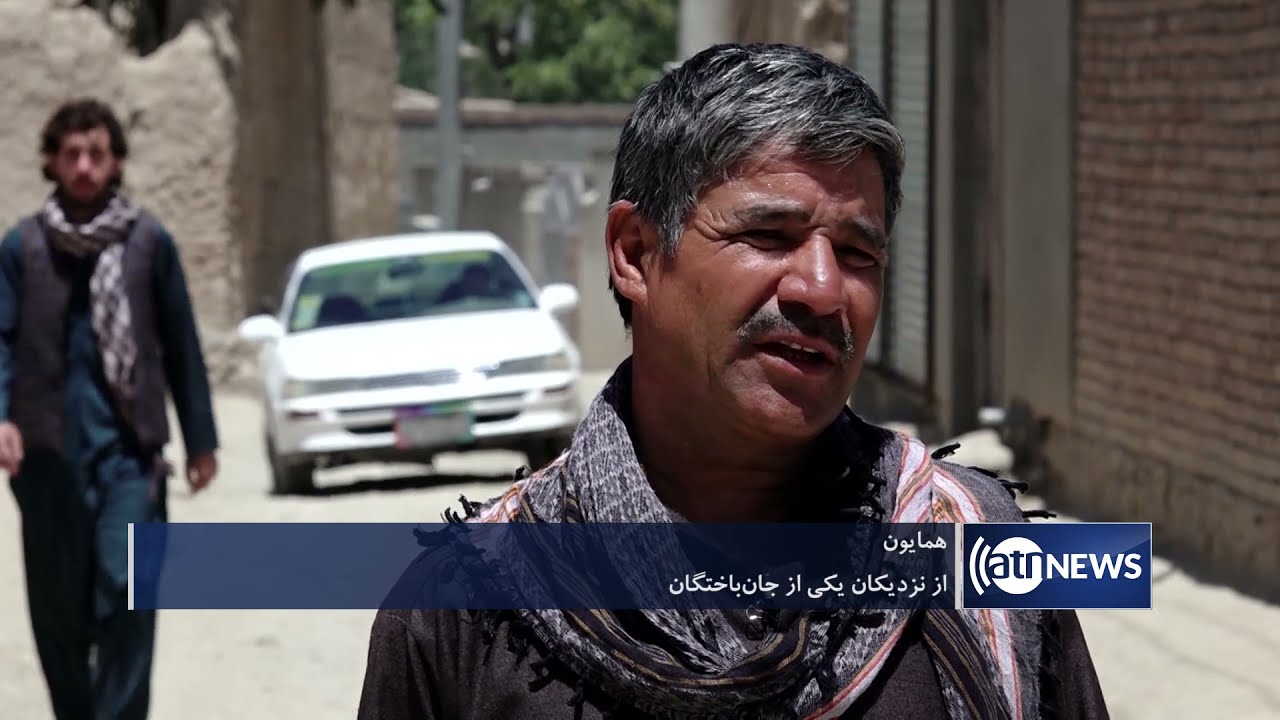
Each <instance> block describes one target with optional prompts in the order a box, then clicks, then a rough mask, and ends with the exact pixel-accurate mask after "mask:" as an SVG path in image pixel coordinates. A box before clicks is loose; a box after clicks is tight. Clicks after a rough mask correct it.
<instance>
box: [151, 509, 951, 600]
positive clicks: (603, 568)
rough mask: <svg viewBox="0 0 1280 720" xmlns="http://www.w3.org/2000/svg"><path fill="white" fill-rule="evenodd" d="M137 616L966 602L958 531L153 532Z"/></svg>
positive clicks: (291, 526) (869, 527) (361, 526)
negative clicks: (959, 583) (145, 612)
mask: <svg viewBox="0 0 1280 720" xmlns="http://www.w3.org/2000/svg"><path fill="white" fill-rule="evenodd" d="M131 538H132V539H131V556H130V564H131V573H130V588H129V589H130V598H131V600H130V602H131V607H133V608H136V609H376V608H420V609H508V608H531V609H534V608H537V609H551V608H561V609H584V608H586V609H616V610H626V609H710V608H719V609H747V608H761V609H764V608H791V609H843V608H854V609H859V608H861V609H883V610H888V609H929V608H955V607H958V602H959V593H958V590H957V587H956V577H957V567H956V561H955V559H956V557H957V554H958V553H957V548H956V546H955V545H956V541H957V538H958V533H957V532H956V526H955V525H949V524H922V525H915V524H912V525H907V524H873V523H827V524H699V523H670V524H606V523H588V524H571V523H536V524H526V523H508V524H472V523H438V524H431V525H418V524H393V523H332V524H309V523H261V524H260V523H145V524H135V525H132V526H131Z"/></svg>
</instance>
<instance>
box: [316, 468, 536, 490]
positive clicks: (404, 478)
mask: <svg viewBox="0 0 1280 720" xmlns="http://www.w3.org/2000/svg"><path fill="white" fill-rule="evenodd" d="M514 474H515V469H514V468H513V469H512V471H511V472H509V473H431V472H428V473H416V474H409V475H397V476H393V477H381V478H365V479H361V480H353V481H338V482H332V483H327V484H325V485H320V486H318V487H316V488H315V489H314V490H312V491H311V492H310V493H307V495H308V496H309V497H335V496H341V495H356V494H360V493H370V492H405V491H412V490H427V489H430V488H438V487H443V486H446V485H471V484H476V483H493V484H495V485H497V484H504V483H510V482H511V480H512V477H513V475H514Z"/></svg>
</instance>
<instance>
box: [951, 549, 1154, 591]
mask: <svg viewBox="0 0 1280 720" xmlns="http://www.w3.org/2000/svg"><path fill="white" fill-rule="evenodd" d="M1122 577H1123V578H1124V579H1126V580H1136V579H1137V578H1140V577H1142V556H1141V555H1139V554H1137V553H1056V554H1052V553H1046V552H1044V551H1043V550H1041V549H1040V546H1039V545H1037V544H1036V543H1034V542H1032V541H1031V540H1029V539H1027V538H1024V537H1011V538H1006V539H1004V540H1001V541H1000V543H999V544H997V545H996V546H995V547H992V546H991V545H990V544H988V543H987V542H986V539H985V538H982V537H979V538H978V540H977V541H976V542H974V544H973V549H972V550H970V551H969V580H970V582H972V583H973V588H974V590H975V591H976V592H977V593H978V594H979V595H982V594H983V593H985V592H986V590H987V589H988V588H990V587H991V586H992V585H995V586H996V587H997V588H999V589H1000V590H1002V591H1004V592H1006V593H1008V594H1010V595H1025V594H1027V593H1029V592H1031V591H1032V590H1035V589H1036V588H1037V587H1039V586H1040V583H1041V582H1043V581H1045V580H1052V579H1055V578H1057V579H1066V580H1103V579H1111V580H1117V579H1119V578H1122Z"/></svg>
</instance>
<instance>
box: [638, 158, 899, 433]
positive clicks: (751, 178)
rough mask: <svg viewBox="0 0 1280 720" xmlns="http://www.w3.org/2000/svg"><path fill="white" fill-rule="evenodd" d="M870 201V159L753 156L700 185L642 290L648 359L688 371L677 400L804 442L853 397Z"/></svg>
mask: <svg viewBox="0 0 1280 720" xmlns="http://www.w3.org/2000/svg"><path fill="white" fill-rule="evenodd" d="M884 202H885V199H884V180H883V178H882V176H881V174H880V166H879V163H878V162H877V160H876V158H875V157H874V155H873V154H872V153H870V152H866V153H863V154H862V155H861V156H860V157H859V159H858V160H857V161H856V162H853V163H850V164H846V165H844V166H843V167H841V166H836V165H826V164H821V163H814V162H811V161H806V160H804V159H800V158H796V157H794V156H790V155H776V154H775V155H766V156H761V157H759V158H758V159H757V160H755V161H754V162H749V163H747V164H746V165H745V166H744V167H743V168H742V171H741V172H739V173H738V174H737V175H736V176H735V177H733V178H732V179H730V180H728V181H726V182H723V183H720V184H717V185H713V186H711V187H709V188H707V189H706V190H705V191H704V192H703V194H702V195H701V197H700V199H699V203H698V205H697V207H696V208H695V210H694V213H693V215H692V217H691V219H690V221H689V222H688V223H687V224H686V226H685V230H684V235H683V236H682V238H681V240H680V245H679V248H678V250H677V252H676V256H675V258H674V260H671V261H666V262H660V263H657V265H658V267H656V268H655V270H656V272H654V273H652V277H651V279H650V280H649V281H648V282H646V286H647V292H646V302H645V305H646V307H645V309H644V312H645V314H646V320H645V322H647V323H650V324H651V327H653V328H654V329H655V330H656V332H655V333H654V334H655V335H656V336H657V337H658V339H659V342H660V343H661V345H659V346H658V347H656V348H654V349H653V350H651V351H650V352H651V353H663V354H666V355H667V356H668V362H664V363H663V365H664V367H665V368H666V370H667V372H668V373H669V374H668V376H672V375H673V374H675V375H683V376H685V377H688V376H689V374H690V373H691V374H692V375H693V377H692V378H691V382H693V383H695V386H694V387H690V388H686V391H687V392H690V393H691V394H693V395H701V396H702V398H703V399H705V400H706V401H708V402H709V403H711V404H712V405H713V406H715V407H717V410H718V411H717V412H713V413H712V415H713V416H714V415H720V414H721V413H726V414H727V415H722V417H727V418H728V419H731V421H732V422H735V423H738V422H741V423H746V424H748V425H753V426H759V427H758V428H757V429H758V430H762V431H765V432H767V433H769V434H771V435H775V436H783V437H787V436H790V437H793V438H795V439H806V438H810V437H813V436H815V435H817V434H818V433H819V432H820V431H821V430H822V429H823V428H824V427H826V426H827V425H828V424H830V422H831V421H833V420H834V419H835V417H836V416H837V415H838V414H839V413H840V410H841V408H842V407H843V405H844V404H845V402H846V400H847V399H848V397H849V394H850V393H851V392H852V391H853V386H854V383H855V382H856V380H857V378H858V374H859V372H860V370H861V367H862V361H863V358H864V356H865V353H866V350H867V345H868V342H869V341H870V339H871V333H872V331H873V330H874V328H875V323H876V317H877V315H878V314H879V311H880V294H881V287H882V281H883V270H884V265H885V259H886V258H885V247H884V236H885V233H884V227H885V219H884V212H885V207H884ZM697 385H701V386H702V387H698V386H697ZM691 399H692V397H691ZM708 419H709V420H711V419H712V418H708Z"/></svg>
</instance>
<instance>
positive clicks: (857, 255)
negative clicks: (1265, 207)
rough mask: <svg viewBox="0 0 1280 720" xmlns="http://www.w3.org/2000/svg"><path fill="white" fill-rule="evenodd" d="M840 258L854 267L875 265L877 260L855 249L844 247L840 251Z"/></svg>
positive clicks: (871, 255) (873, 256)
mask: <svg viewBox="0 0 1280 720" xmlns="http://www.w3.org/2000/svg"><path fill="white" fill-rule="evenodd" d="M840 257H841V258H843V259H844V261H845V262H847V263H849V264H850V265H853V266H854V267H866V266H868V265H873V264H875V263H876V262H877V261H878V260H879V258H877V257H876V256H875V255H873V254H871V253H869V252H867V251H866V250H863V249H861V248H857V247H845V248H841V250H840Z"/></svg>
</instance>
